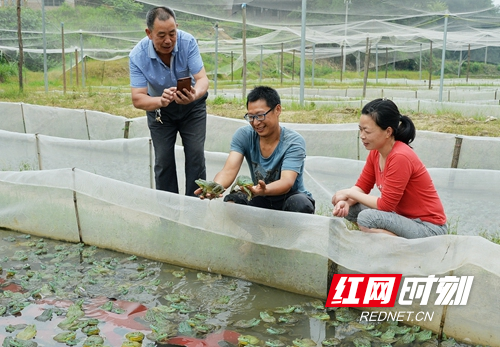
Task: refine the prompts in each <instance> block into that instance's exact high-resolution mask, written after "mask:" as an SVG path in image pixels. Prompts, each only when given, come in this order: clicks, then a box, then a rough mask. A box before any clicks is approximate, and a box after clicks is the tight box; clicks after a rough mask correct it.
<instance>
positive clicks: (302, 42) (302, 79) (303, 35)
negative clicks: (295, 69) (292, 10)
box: [294, 0, 307, 106]
mask: <svg viewBox="0 0 500 347" xmlns="http://www.w3.org/2000/svg"><path fill="white" fill-rule="evenodd" d="M306 8H307V0H302V25H301V34H300V96H299V102H300V106H304V87H305V86H304V84H305V76H306V13H307V12H306ZM294 52H295V51H294ZM294 56H295V55H294Z"/></svg>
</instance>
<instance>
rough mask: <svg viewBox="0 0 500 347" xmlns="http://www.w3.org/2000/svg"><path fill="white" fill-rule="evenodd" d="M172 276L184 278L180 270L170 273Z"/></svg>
mask: <svg viewBox="0 0 500 347" xmlns="http://www.w3.org/2000/svg"><path fill="white" fill-rule="evenodd" d="M172 275H174V277H177V278H182V277H184V275H185V272H184V271H182V270H179V271H172Z"/></svg>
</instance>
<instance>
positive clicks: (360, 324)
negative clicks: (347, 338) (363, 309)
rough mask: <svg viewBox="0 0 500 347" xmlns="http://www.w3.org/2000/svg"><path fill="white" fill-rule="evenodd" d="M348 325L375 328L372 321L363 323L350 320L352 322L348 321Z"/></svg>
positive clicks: (368, 328) (365, 328) (364, 328)
mask: <svg viewBox="0 0 500 347" xmlns="http://www.w3.org/2000/svg"><path fill="white" fill-rule="evenodd" d="M349 325H350V326H352V327H353V328H355V329H359V330H373V329H375V324H373V323H366V324H364V323H359V322H356V321H352V322H349Z"/></svg>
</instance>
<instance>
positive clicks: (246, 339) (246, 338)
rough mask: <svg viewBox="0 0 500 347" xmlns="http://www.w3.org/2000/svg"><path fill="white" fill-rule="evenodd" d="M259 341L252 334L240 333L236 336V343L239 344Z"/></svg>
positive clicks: (252, 343)
mask: <svg viewBox="0 0 500 347" xmlns="http://www.w3.org/2000/svg"><path fill="white" fill-rule="evenodd" d="M259 342H260V340H259V339H258V338H256V337H255V336H252V335H240V336H238V345H240V346H246V345H256V344H258V343H259Z"/></svg>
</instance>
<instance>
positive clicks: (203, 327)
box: [194, 323, 216, 334]
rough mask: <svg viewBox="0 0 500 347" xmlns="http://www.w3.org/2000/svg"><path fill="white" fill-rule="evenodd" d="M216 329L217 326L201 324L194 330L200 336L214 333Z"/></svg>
mask: <svg viewBox="0 0 500 347" xmlns="http://www.w3.org/2000/svg"><path fill="white" fill-rule="evenodd" d="M215 329H216V326H214V325H212V324H203V323H199V324H196V325H195V326H194V330H196V332H198V333H200V334H207V333H209V332H211V331H214V330H215Z"/></svg>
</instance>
